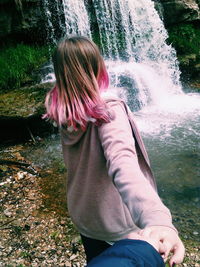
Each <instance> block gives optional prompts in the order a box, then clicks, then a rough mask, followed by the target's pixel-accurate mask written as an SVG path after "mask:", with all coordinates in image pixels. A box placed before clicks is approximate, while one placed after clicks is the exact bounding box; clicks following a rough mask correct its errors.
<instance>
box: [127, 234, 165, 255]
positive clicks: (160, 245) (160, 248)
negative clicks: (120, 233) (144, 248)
mask: <svg viewBox="0 0 200 267" xmlns="http://www.w3.org/2000/svg"><path fill="white" fill-rule="evenodd" d="M124 238H128V239H138V240H143V241H146V242H148V243H149V244H151V245H152V246H153V247H154V248H155V249H156V250H157V251H158V252H159V253H160V254H163V253H164V252H165V247H164V245H163V243H162V242H160V240H159V239H156V238H152V237H148V236H142V235H140V234H138V233H135V232H134V233H130V234H128V235H127V236H125V237H124Z"/></svg>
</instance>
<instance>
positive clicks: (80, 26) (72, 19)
mask: <svg viewBox="0 0 200 267" xmlns="http://www.w3.org/2000/svg"><path fill="white" fill-rule="evenodd" d="M63 8H64V15H65V31H66V34H79V35H85V36H88V37H91V33H90V24H89V18H88V14H87V11H86V7H85V4H84V0H63Z"/></svg>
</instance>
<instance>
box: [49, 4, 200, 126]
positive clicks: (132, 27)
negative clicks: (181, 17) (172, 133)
mask: <svg viewBox="0 0 200 267" xmlns="http://www.w3.org/2000/svg"><path fill="white" fill-rule="evenodd" d="M44 2H45V5H44V6H45V9H46V14H47V24H48V25H49V28H48V31H49V36H50V37H51V38H54V36H55V35H56V31H55V28H54V24H53V23H52V19H53V17H52V16H53V15H55V14H53V13H52V8H50V6H51V5H50V3H51V2H52V1H51V0H45V1H44ZM86 2H87V0H85V1H84V0H62V7H60V6H59V4H58V0H56V1H54V5H56V9H57V11H58V7H59V8H60V13H59V16H62V15H63V20H62V19H61V18H59V19H58V22H59V25H61V24H62V25H61V26H62V27H61V26H60V27H61V28H62V32H63V33H65V34H66V35H68V34H81V35H86V36H89V37H91V36H92V33H91V28H92V26H93V25H92V24H91V23H90V21H92V18H91V17H90V16H91V15H90V14H88V13H87V10H88V9H87V7H86ZM87 3H88V2H87ZM91 4H92V5H93V8H94V14H93V15H95V16H96V22H97V25H98V34H99V37H100V38H99V39H100V42H101V47H102V50H103V53H104V57H105V59H106V64H107V67H108V70H109V73H110V77H111V84H112V86H113V87H115V88H119V89H120V90H119V91H120V92H121V91H124V93H123V95H126V97H127V101H128V103H129V105H130V107H131V109H132V110H134V111H138V110H140V112H139V114H140V116H141V117H143V116H142V114H144V116H145V117H146V116H147V117H148V116H151V117H152V118H153V117H155V118H159V121H156V120H154V122H153V124H155V125H156V123H158V125H160V120H162V119H163V120H164V121H165V122H167V121H168V122H169V124H171V123H174V122H175V121H177V120H182V118H184V116H183V114H191V113H192V114H193V113H194V112H195V113H197V114H199V110H200V101H199V96H198V95H194V94H193V95H191V94H190V95H188V94H187V95H186V94H184V93H183V91H182V88H181V84H180V71H179V68H178V62H177V58H176V52H175V50H174V49H173V48H172V47H171V45H168V44H167V42H166V40H167V38H168V34H167V31H166V29H165V28H164V25H163V22H162V20H161V19H160V17H159V15H158V12H157V11H156V9H155V8H154V2H153V1H152V0H134V1H133V0H91V1H90V5H91ZM54 20H55V18H54ZM61 22H62V23H61ZM93 34H94V32H93ZM63 35H64V34H63ZM149 114H150V115H149ZM141 121H142V120H141ZM143 121H144V120H143ZM145 125H147V124H145ZM143 126H144V125H143ZM151 127H152V125H151ZM143 128H144V131H146V128H145V127H143ZM147 128H148V126H147ZM158 128H159V126H158Z"/></svg>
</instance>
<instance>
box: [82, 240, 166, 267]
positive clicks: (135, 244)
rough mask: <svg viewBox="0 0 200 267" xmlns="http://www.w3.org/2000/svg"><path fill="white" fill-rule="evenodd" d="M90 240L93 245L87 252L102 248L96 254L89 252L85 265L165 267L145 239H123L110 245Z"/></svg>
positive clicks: (158, 255) (89, 266) (92, 266)
mask: <svg viewBox="0 0 200 267" xmlns="http://www.w3.org/2000/svg"><path fill="white" fill-rule="evenodd" d="M86 239H87V245H89V242H90V240H88V238H86ZM91 240H92V241H91V242H92V243H91V245H92V244H93V247H92V249H91V250H90V249H89V250H87V252H92V251H93V252H94V251H95V247H96V248H97V247H98V248H99V250H98V252H99V251H100V248H101V249H102V250H103V248H104V250H103V252H100V254H99V255H98V256H97V255H96V256H94V257H92V254H90V255H89V258H90V260H89V261H88V265H87V267H134V266H135V267H165V264H164V261H163V259H162V257H161V256H160V254H159V253H158V252H157V251H156V250H155V249H154V247H153V246H151V245H150V244H149V243H147V242H145V241H142V240H132V239H124V240H120V241H117V242H116V243H115V244H114V245H113V246H110V245H109V244H107V243H106V242H104V241H99V240H94V239H91ZM95 244H96V245H95ZM98 244H99V245H98ZM83 245H84V242H83ZM104 246H105V247H104ZM84 247H85V246H84ZM106 247H107V248H106ZM87 252H86V255H87ZM96 252H97V250H96ZM96 254H98V253H96ZM93 255H94V254H93ZM87 258H88V255H87Z"/></svg>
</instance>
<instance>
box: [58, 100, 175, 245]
mask: <svg viewBox="0 0 200 267" xmlns="http://www.w3.org/2000/svg"><path fill="white" fill-rule="evenodd" d="M106 102H107V108H108V110H109V112H110V113H111V114H112V115H113V116H112V117H113V118H112V120H111V122H109V123H104V124H102V125H101V126H95V125H94V123H92V122H89V123H88V127H87V130H86V131H85V132H83V131H81V130H80V131H68V130H67V129H64V128H63V129H61V140H62V147H63V156H64V161H65V164H66V166H67V170H68V172H67V176H68V184H67V203H68V210H69V214H70V216H71V218H72V221H73V222H74V224H75V226H76V227H77V229H78V231H79V232H80V233H81V234H82V235H84V236H87V237H90V238H94V239H99V240H106V241H116V240H120V239H122V238H124V237H125V236H126V235H128V234H129V233H131V232H134V231H137V230H138V228H145V227H147V226H153V225H162V226H167V227H171V228H173V229H175V228H174V226H173V224H172V218H171V214H170V211H169V210H168V208H167V207H166V206H165V205H164V204H163V203H162V201H161V200H160V198H159V196H158V194H157V191H156V184H155V180H154V178H153V175H152V172H151V168H150V165H149V159H148V156H147V153H146V150H145V147H144V144H143V142H142V139H141V136H140V134H139V132H138V130H137V127H136V125H135V122H134V118H133V114H132V113H131V112H130V111H129V109H128V107H127V106H126V105H125V103H124V102H123V101H121V100H120V99H110V100H107V101H106ZM133 136H134V138H133Z"/></svg>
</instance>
